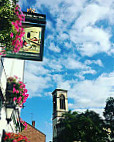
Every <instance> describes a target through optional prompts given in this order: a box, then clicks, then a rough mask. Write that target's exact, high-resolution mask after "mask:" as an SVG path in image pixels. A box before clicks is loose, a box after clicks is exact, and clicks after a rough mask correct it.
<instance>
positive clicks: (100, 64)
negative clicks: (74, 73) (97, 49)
mask: <svg viewBox="0 0 114 142" xmlns="http://www.w3.org/2000/svg"><path fill="white" fill-rule="evenodd" d="M85 64H86V65H91V64H96V65H99V66H101V67H103V63H102V61H101V60H100V59H98V60H86V61H85Z"/></svg>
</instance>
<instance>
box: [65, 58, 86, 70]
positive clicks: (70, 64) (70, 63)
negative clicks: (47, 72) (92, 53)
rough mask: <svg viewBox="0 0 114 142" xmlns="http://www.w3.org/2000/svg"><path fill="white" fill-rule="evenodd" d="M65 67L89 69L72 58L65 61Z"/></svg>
mask: <svg viewBox="0 0 114 142" xmlns="http://www.w3.org/2000/svg"><path fill="white" fill-rule="evenodd" d="M64 66H65V67H66V68H68V69H87V68H88V67H87V66H86V65H84V64H83V63H81V62H79V61H77V60H76V59H73V58H71V57H68V58H67V59H66V60H65V61H64Z"/></svg>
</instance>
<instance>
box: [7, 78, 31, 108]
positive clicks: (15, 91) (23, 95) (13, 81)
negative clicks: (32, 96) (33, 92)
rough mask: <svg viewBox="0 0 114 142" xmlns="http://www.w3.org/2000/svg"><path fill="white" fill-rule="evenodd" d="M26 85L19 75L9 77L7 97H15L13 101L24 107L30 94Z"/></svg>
mask: <svg viewBox="0 0 114 142" xmlns="http://www.w3.org/2000/svg"><path fill="white" fill-rule="evenodd" d="M25 87H26V85H25V84H24V83H23V82H22V81H20V80H19V78H18V77H17V76H14V77H9V78H8V79H7V92H8V93H7V98H13V101H15V102H16V104H18V105H19V106H20V107H22V106H23V104H24V103H25V102H26V100H27V98H28V96H29V94H27V89H26V88H25Z"/></svg>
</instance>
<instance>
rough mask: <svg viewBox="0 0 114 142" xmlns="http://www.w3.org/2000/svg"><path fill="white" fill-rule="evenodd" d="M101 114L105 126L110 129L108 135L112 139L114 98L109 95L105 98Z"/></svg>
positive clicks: (113, 133)
mask: <svg viewBox="0 0 114 142" xmlns="http://www.w3.org/2000/svg"><path fill="white" fill-rule="evenodd" d="M103 115H104V117H105V122H106V127H107V128H109V129H110V130H111V133H110V137H111V139H114V98H113V97H109V98H108V99H107V100H106V106H105V108H104V112H103Z"/></svg>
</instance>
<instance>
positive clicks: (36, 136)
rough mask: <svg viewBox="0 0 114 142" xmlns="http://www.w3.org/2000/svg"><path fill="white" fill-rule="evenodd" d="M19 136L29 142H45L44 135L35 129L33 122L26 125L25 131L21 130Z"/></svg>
mask: <svg viewBox="0 0 114 142" xmlns="http://www.w3.org/2000/svg"><path fill="white" fill-rule="evenodd" d="M20 134H21V135H23V136H26V137H27V138H28V141H30V142H45V141H46V135H45V134H44V133H42V132H40V131H39V130H38V129H36V128H35V121H32V125H30V124H28V123H27V129H26V130H23V131H22V132H21V133H20Z"/></svg>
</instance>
